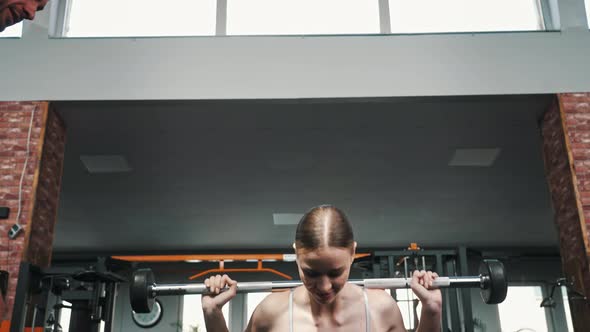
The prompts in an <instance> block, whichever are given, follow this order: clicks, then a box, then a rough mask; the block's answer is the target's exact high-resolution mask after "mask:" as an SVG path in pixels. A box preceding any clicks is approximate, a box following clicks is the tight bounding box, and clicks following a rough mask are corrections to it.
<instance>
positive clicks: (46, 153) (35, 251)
mask: <svg viewBox="0 0 590 332" xmlns="http://www.w3.org/2000/svg"><path fill="white" fill-rule="evenodd" d="M65 139H66V136H65V125H64V123H63V121H62V120H61V118H60V117H59V116H58V115H57V113H56V112H55V111H53V110H52V109H51V108H50V110H49V112H48V114H47V121H46V125H45V135H44V139H43V151H42V154H41V164H40V167H39V177H38V181H37V186H36V188H35V193H34V203H33V204H34V207H33V215H32V220H31V226H30V227H29V229H28V230H29V231H28V232H27V235H28V236H27V237H26V241H25V250H24V253H23V260H24V261H27V262H29V263H33V264H34V265H36V266H39V267H43V268H46V267H49V266H50V265H51V253H52V250H51V248H52V247H53V231H54V226H55V221H56V218H57V208H58V206H59V193H60V191H61V178H62V172H63V161H64V151H65Z"/></svg>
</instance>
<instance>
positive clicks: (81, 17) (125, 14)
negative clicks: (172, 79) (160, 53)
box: [66, 0, 217, 37]
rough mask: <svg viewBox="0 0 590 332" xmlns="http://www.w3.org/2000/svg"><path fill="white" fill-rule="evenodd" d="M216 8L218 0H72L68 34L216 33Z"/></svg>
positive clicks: (73, 35)
mask: <svg viewBox="0 0 590 332" xmlns="http://www.w3.org/2000/svg"><path fill="white" fill-rule="evenodd" d="M216 11H217V0H198V1H195V0H170V1H166V2H162V1H156V0H124V1H120V0H100V1H97V0H72V1H71V8H70V13H69V20H68V28H67V32H66V36H67V37H124V36H130V37H141V36H202V35H215V22H216ZM105 23H108V24H105Z"/></svg>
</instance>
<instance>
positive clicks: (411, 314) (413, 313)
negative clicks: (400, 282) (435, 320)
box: [395, 288, 422, 330]
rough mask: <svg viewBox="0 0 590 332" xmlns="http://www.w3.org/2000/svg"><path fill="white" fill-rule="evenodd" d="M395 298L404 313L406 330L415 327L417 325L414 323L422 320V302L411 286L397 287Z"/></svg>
mask: <svg viewBox="0 0 590 332" xmlns="http://www.w3.org/2000/svg"><path fill="white" fill-rule="evenodd" d="M395 298H396V301H397V306H398V307H399V310H400V311H401V313H402V318H403V319H404V326H405V327H406V330H410V329H415V328H416V327H417V326H416V324H414V323H415V322H416V321H419V320H420V313H421V312H422V304H421V303H420V301H419V300H418V298H417V297H416V295H415V294H414V292H413V291H412V290H411V289H409V288H405V289H396V290H395Z"/></svg>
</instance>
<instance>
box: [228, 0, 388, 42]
mask: <svg viewBox="0 0 590 332" xmlns="http://www.w3.org/2000/svg"><path fill="white" fill-rule="evenodd" d="M379 24H380V23H379V1H378V0H248V1H244V0H227V34H228V35H330V34H340V35H346V34H376V33H379V32H380V25H379Z"/></svg>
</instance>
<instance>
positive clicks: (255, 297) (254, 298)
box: [246, 292, 271, 325]
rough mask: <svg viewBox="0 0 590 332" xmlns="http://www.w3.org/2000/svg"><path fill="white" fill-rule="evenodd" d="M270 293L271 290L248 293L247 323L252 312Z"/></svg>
mask: <svg viewBox="0 0 590 332" xmlns="http://www.w3.org/2000/svg"><path fill="white" fill-rule="evenodd" d="M269 294H271V293H270V292H260V293H248V296H246V306H247V308H248V310H247V313H246V314H247V316H246V325H247V324H248V322H249V321H250V318H251V317H252V314H253V313H254V309H256V307H257V306H258V304H260V302H262V300H264V298H265V297H267V296H268V295H269Z"/></svg>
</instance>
